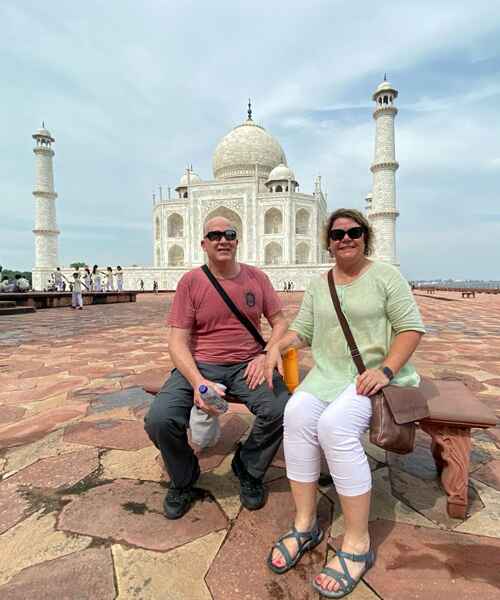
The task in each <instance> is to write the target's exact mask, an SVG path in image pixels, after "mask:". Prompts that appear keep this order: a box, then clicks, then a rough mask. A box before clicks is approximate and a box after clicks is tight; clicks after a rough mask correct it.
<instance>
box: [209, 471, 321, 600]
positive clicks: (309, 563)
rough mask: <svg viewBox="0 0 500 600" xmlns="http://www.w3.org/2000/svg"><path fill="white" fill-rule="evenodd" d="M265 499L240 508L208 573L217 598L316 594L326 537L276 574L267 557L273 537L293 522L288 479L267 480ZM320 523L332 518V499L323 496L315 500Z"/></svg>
mask: <svg viewBox="0 0 500 600" xmlns="http://www.w3.org/2000/svg"><path fill="white" fill-rule="evenodd" d="M269 492H270V493H269V499H268V501H267V504H266V505H265V507H264V508H263V509H261V510H259V511H258V512H250V511H247V510H246V509H243V510H242V512H241V513H240V515H239V517H238V519H237V521H236V523H235V525H234V526H233V528H232V529H231V531H230V533H229V535H228V537H227V538H226V540H225V542H224V545H223V546H222V548H221V550H220V551H219V553H218V555H217V557H216V559H215V560H214V562H213V563H212V566H211V568H210V570H209V572H208V575H207V577H206V582H207V585H208V587H209V588H210V591H211V593H212V595H213V597H214V598H215V599H216V600H233V599H234V598H240V597H241V598H245V600H267V599H269V600H271V599H272V600H274V599H277V598H300V599H301V600H309V599H310V600H312V599H313V598H315V599H316V598H317V597H318V596H317V594H316V593H314V592H313V589H312V587H311V584H310V580H311V578H312V577H313V576H314V574H316V573H318V572H319V571H320V570H321V568H322V567H323V564H324V557H325V552H326V541H325V540H324V541H323V542H322V543H321V544H320V545H319V546H317V547H316V548H315V549H314V550H313V551H311V552H308V553H307V554H305V555H304V557H303V558H302V560H301V561H300V563H299V564H298V565H297V566H296V567H295V568H294V569H292V570H291V571H290V572H288V573H287V574H286V575H275V574H274V573H272V572H271V571H270V570H269V568H268V567H267V565H266V559H267V556H268V554H269V551H270V550H271V547H272V545H273V543H274V542H275V541H276V540H277V538H278V537H279V536H280V535H282V534H283V533H285V532H286V531H288V530H289V529H290V526H291V524H292V523H293V516H294V510H293V500H292V496H291V492H290V490H289V487H288V483H287V481H286V480H285V479H279V480H277V481H275V482H273V483H271V484H269ZM318 511H319V520H320V524H321V526H322V527H323V528H325V527H327V526H328V524H329V523H330V520H331V512H332V505H331V503H330V502H329V501H328V500H327V499H326V498H325V497H324V496H322V497H321V500H320V502H319V506H318ZM325 539H326V538H325Z"/></svg>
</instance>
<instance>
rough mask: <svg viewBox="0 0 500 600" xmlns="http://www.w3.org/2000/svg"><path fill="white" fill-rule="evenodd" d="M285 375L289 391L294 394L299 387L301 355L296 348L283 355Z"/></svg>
mask: <svg viewBox="0 0 500 600" xmlns="http://www.w3.org/2000/svg"><path fill="white" fill-rule="evenodd" d="M283 374H284V379H285V384H286V387H287V388H288V391H289V392H293V391H294V390H295V388H296V387H297V386H298V385H299V353H298V352H297V350H296V349H295V348H290V350H287V352H285V354H284V355H283Z"/></svg>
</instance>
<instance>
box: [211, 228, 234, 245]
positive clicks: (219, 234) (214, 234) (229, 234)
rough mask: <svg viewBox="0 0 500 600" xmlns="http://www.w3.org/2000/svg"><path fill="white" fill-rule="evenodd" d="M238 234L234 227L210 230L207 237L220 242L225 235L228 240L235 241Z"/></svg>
mask: <svg viewBox="0 0 500 600" xmlns="http://www.w3.org/2000/svg"><path fill="white" fill-rule="evenodd" d="M237 235H238V234H237V233H236V231H235V230H234V229H226V231H209V232H208V233H207V235H206V236H205V237H206V238H207V239H209V240H210V241H211V242H220V241H221V239H222V238H223V237H224V238H226V240H227V241H228V242H234V240H235V239H236V236H237Z"/></svg>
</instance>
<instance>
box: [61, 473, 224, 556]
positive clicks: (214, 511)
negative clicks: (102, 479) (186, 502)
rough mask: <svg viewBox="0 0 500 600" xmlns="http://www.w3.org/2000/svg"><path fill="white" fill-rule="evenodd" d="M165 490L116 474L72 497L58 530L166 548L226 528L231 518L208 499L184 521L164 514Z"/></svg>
mask: <svg viewBox="0 0 500 600" xmlns="http://www.w3.org/2000/svg"><path fill="white" fill-rule="evenodd" d="M166 491H167V490H166V489H165V487H163V486H161V485H159V484H157V483H153V482H147V481H146V482H142V481H130V480H122V479H117V480H116V481H114V482H113V483H109V484H105V485H100V486H97V487H94V488H92V489H90V490H88V491H86V492H84V493H82V494H81V495H80V496H77V497H70V496H68V497H67V499H70V500H71V502H70V503H69V504H67V505H66V506H65V507H64V508H63V510H62V511H61V514H60V517H59V523H58V529H59V530H61V531H67V532H72V533H79V534H82V535H90V536H93V537H97V538H100V539H109V540H112V541H113V542H124V543H127V544H129V545H131V546H136V547H140V548H144V549H147V550H157V551H161V552H165V551H167V550H170V549H172V548H175V547H177V546H180V545H182V544H185V543H187V542H190V541H192V540H194V539H196V538H199V537H202V536H204V535H206V534H208V533H210V532H212V531H218V530H221V529H225V528H226V527H227V519H226V518H225V516H224V515H223V513H222V512H221V510H220V509H219V507H218V506H217V504H216V503H215V502H213V501H209V500H204V501H202V502H201V501H199V502H197V503H196V504H195V505H194V507H193V508H192V509H191V510H190V511H189V513H188V514H187V515H186V516H185V518H183V519H180V520H179V521H169V520H168V519H165V517H164V515H163V499H164V498H165V494H166Z"/></svg>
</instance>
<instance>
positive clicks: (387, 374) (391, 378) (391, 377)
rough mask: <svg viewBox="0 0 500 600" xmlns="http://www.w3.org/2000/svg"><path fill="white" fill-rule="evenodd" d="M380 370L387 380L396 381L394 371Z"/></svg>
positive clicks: (387, 368)
mask: <svg viewBox="0 0 500 600" xmlns="http://www.w3.org/2000/svg"><path fill="white" fill-rule="evenodd" d="M380 370H381V371H382V373H383V374H384V375H385V376H386V377H387V379H388V380H389V381H392V380H393V379H394V373H393V372H392V369H390V368H389V367H380Z"/></svg>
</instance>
